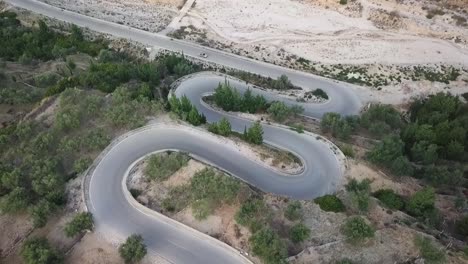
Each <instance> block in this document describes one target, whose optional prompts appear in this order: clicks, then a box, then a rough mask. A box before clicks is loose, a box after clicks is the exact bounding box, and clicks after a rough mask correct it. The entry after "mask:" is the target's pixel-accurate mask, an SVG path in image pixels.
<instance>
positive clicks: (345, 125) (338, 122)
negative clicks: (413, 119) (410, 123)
mask: <svg viewBox="0 0 468 264" xmlns="http://www.w3.org/2000/svg"><path fill="white" fill-rule="evenodd" d="M320 125H321V128H322V130H323V131H324V132H331V133H332V135H333V136H335V137H338V138H340V139H343V140H346V139H348V138H349V136H350V135H351V134H352V133H354V132H356V131H357V130H358V129H361V130H364V131H366V132H368V133H369V134H370V135H371V136H374V137H376V138H380V137H381V136H383V135H386V134H390V133H395V132H397V131H398V130H399V129H400V128H401V127H402V126H403V120H402V118H401V115H400V113H399V112H398V111H397V110H395V109H394V108H393V107H392V106H390V105H382V104H372V105H370V106H369V109H367V111H366V112H364V113H363V114H362V115H361V116H345V117H343V116H341V115H340V114H338V113H326V114H325V115H324V116H323V118H322V121H321V124H320Z"/></svg>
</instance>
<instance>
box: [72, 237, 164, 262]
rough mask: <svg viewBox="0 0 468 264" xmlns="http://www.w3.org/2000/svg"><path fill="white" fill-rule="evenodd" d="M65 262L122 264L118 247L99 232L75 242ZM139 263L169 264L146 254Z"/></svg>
mask: <svg viewBox="0 0 468 264" xmlns="http://www.w3.org/2000/svg"><path fill="white" fill-rule="evenodd" d="M65 263H70V264H101V263H109V264H110V263H112V264H123V263H124V261H123V259H122V258H120V256H119V252H118V247H117V246H116V245H112V244H110V243H109V242H107V241H106V240H105V239H103V238H102V237H101V236H99V234H96V233H87V234H86V235H85V236H84V237H83V238H82V239H81V241H80V242H79V243H78V244H76V245H75V246H74V247H73V249H72V250H71V251H70V253H69V254H68V255H67V256H66V258H65ZM140 263H141V264H150V263H152V264H169V262H168V261H166V260H164V259H162V258H160V257H157V256H153V255H152V254H147V255H146V256H145V257H144V258H143V260H142V261H141V262H140Z"/></svg>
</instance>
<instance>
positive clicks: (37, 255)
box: [21, 237, 63, 264]
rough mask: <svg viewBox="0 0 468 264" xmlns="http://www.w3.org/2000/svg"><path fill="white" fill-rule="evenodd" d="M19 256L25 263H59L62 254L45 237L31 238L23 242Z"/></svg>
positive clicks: (61, 259)
mask: <svg viewBox="0 0 468 264" xmlns="http://www.w3.org/2000/svg"><path fill="white" fill-rule="evenodd" d="M21 256H22V257H23V260H24V262H25V263H26V264H60V263H63V257H62V255H61V254H60V253H59V252H57V250H55V249H53V248H52V247H51V246H50V244H49V242H48V241H47V239H45V238H38V237H36V238H31V239H28V240H26V242H24V244H23V247H22V248H21Z"/></svg>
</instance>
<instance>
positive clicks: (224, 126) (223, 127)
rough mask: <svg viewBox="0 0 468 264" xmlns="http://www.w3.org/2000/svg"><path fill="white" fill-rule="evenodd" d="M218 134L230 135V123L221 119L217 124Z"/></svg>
mask: <svg viewBox="0 0 468 264" xmlns="http://www.w3.org/2000/svg"><path fill="white" fill-rule="evenodd" d="M217 131H218V134H220V135H221V136H228V135H229V134H231V123H229V120H228V119H227V118H226V117H223V118H222V119H221V120H220V121H219V123H218V130H217Z"/></svg>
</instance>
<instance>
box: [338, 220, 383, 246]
mask: <svg viewBox="0 0 468 264" xmlns="http://www.w3.org/2000/svg"><path fill="white" fill-rule="evenodd" d="M342 232H343V234H344V235H345V236H346V238H347V239H348V240H350V241H353V242H360V241H362V240H364V239H366V238H371V237H374V232H375V231H374V228H373V227H372V226H370V225H369V224H367V223H366V221H365V220H364V219H363V218H362V217H359V216H354V217H350V218H348V219H347V220H346V222H345V224H344V225H343V227H342Z"/></svg>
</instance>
